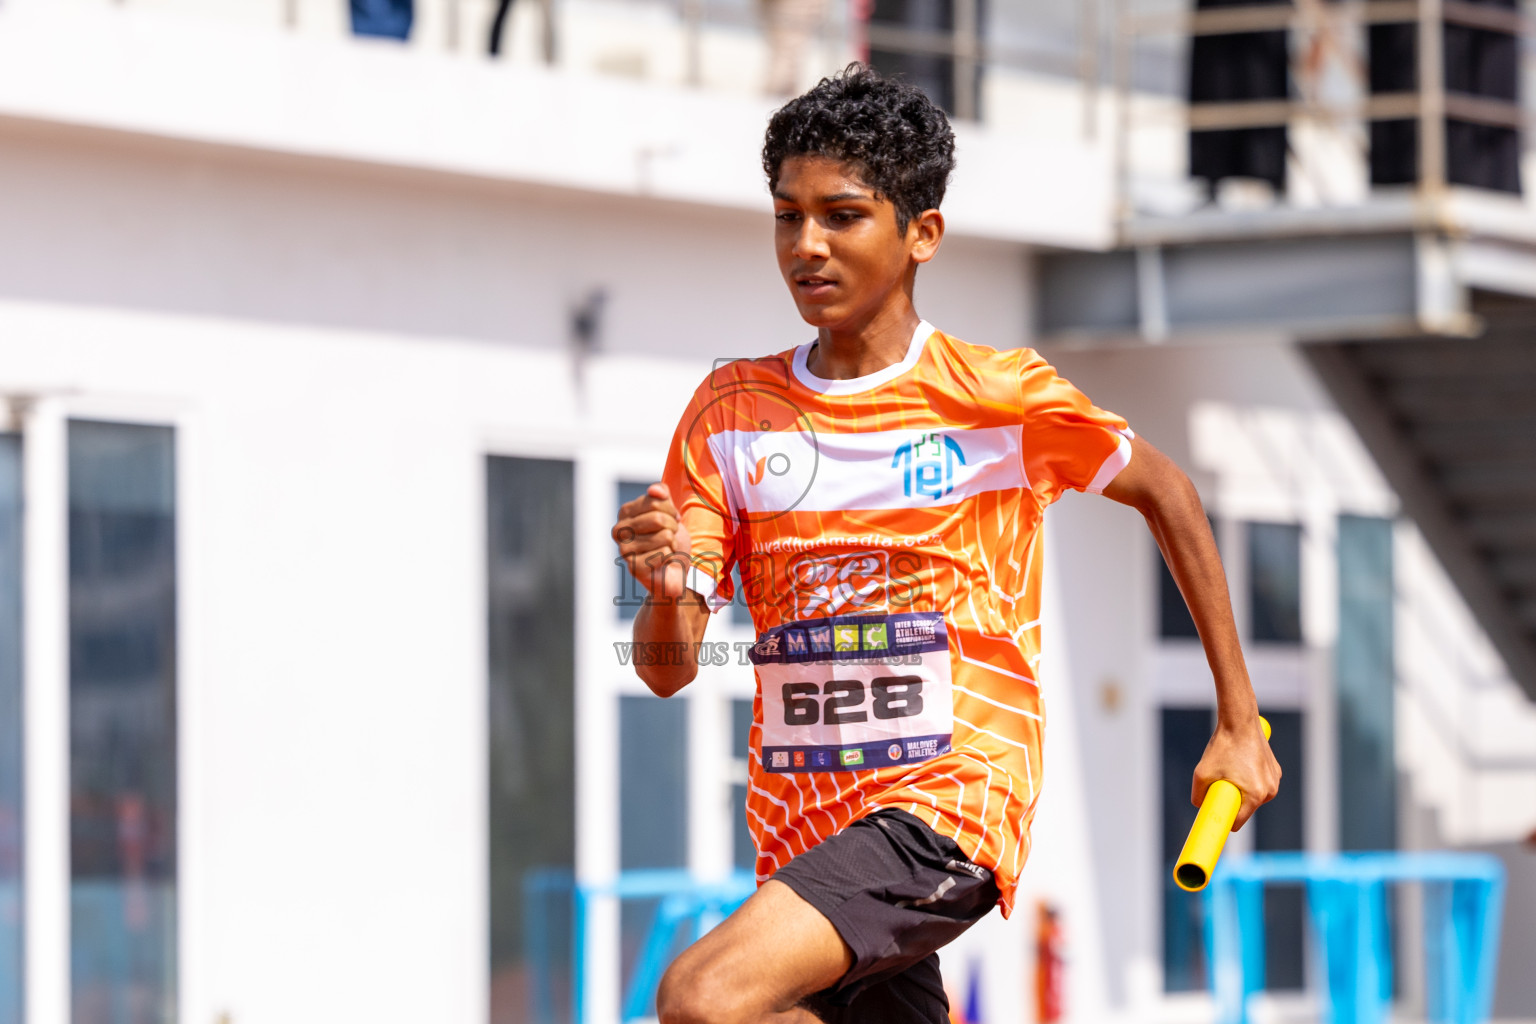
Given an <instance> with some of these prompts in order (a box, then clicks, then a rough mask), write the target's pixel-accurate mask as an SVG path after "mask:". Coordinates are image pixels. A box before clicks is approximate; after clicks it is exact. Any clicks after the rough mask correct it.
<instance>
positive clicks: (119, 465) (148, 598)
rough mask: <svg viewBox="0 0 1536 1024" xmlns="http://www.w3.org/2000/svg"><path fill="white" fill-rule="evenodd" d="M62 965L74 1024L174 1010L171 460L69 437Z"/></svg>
mask: <svg viewBox="0 0 1536 1024" xmlns="http://www.w3.org/2000/svg"><path fill="white" fill-rule="evenodd" d="M68 447H69V732H70V755H69V760H70V773H69V780H70V881H71V885H70V950H71V951H70V964H71V990H72V1002H73V1014H72V1016H73V1019H74V1020H75V1021H76V1022H79V1024H94V1022H96V1021H106V1020H125V1021H126V1020H132V1021H145V1022H148V1021H160V1022H169V1021H172V1020H174V1019H175V1011H176V987H177V981H176V942H177V938H176V879H177V865H176V832H177V813H176V776H177V763H176V730H177V724H176V685H177V683H176V646H177V638H176V472H175V464H176V454H175V433H174V431H173V430H172V429H171V428H169V427H155V426H138V425H129V424H119V423H96V422H86V421H75V422H72V423H70V424H69V440H68Z"/></svg>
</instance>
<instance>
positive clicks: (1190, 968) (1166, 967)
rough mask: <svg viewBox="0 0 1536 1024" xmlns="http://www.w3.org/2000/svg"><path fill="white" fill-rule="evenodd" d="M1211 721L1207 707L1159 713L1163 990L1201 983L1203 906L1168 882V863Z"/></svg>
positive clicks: (1183, 825)
mask: <svg viewBox="0 0 1536 1024" xmlns="http://www.w3.org/2000/svg"><path fill="white" fill-rule="evenodd" d="M1214 725H1215V719H1214V717H1213V715H1212V713H1211V710H1210V708H1163V710H1162V791H1163V808H1162V817H1163V825H1162V833H1163V859H1162V874H1161V875H1160V876H1159V877H1160V879H1161V881H1162V886H1163V988H1164V989H1165V990H1166V991H1168V992H1194V991H1198V990H1202V989H1204V988H1205V987H1206V981H1205V912H1204V911H1205V904H1204V903H1202V902H1201V898H1200V894H1199V893H1193V892H1185V891H1184V890H1183V889H1180V888H1179V887H1178V886H1177V885H1175V884H1174V881H1173V865H1174V862H1175V861H1177V860H1178V859H1179V851H1180V850H1182V849H1183V848H1184V840H1185V838H1186V837H1188V835H1189V828H1190V826H1191V825H1193V824H1194V823H1195V813H1196V808H1195V807H1194V805H1193V804H1191V803H1190V802H1189V785H1190V780H1191V779H1192V778H1193V777H1194V774H1195V766H1196V765H1198V764H1199V763H1200V758H1201V756H1202V755H1203V754H1204V753H1205V744H1206V742H1207V741H1209V740H1210V738H1211V731H1212V729H1213V728H1214Z"/></svg>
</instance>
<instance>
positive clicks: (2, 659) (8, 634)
mask: <svg viewBox="0 0 1536 1024" xmlns="http://www.w3.org/2000/svg"><path fill="white" fill-rule="evenodd" d="M21 588H22V584H21V438H20V437H19V436H17V435H16V434H0V1024H21V1012H22V935H23V931H22V917H21V912H22V903H21V885H22V877H21V749H22V747H21V672H22V663H21Z"/></svg>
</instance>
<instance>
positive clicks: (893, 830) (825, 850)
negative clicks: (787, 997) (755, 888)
mask: <svg viewBox="0 0 1536 1024" xmlns="http://www.w3.org/2000/svg"><path fill="white" fill-rule="evenodd" d="M773 877H774V879H775V880H776V881H780V882H783V883H784V884H785V885H787V886H789V887H790V888H791V889H793V890H794V891H795V892H796V894H798V895H799V896H800V898H801V899H803V900H805V901H806V902H807V903H809V904H810V905H811V906H813V907H815V908H816V909H817V910H819V911H820V912H821V913H822V914H823V915H824V916H825V917H826V918H827V920H829V921H831V922H832V926H833V927H834V928H836V929H837V933H838V934H839V935H841V936H842V937H843V941H844V942H846V943H848V946H849V948H850V949H852V950H853V966H852V967H850V968H849V969H848V973H847V974H845V975H843V977H842V978H841V979H840V980H839V981H838V983H837V984H836V985H834V986H833V987H832V988H829V989H827V990H826V991H824V992H818V993H816V994H815V995H814V996H811V997H810V998H809V999H807V1000H806V1001H805V1006H806V1008H807V1009H809V1010H811V1012H813V1013H815V1014H816V1015H817V1016H819V1017H821V1018H822V1020H824V1021H829V1022H836V1024H864V1022H869V1024H908V1022H910V1024H949V1000H948V999H947V998H946V997H945V995H944V985H943V982H942V981H941V980H940V977H939V957H938V953H937V950H938V948H939V947H940V946H943V945H945V944H946V943H948V942H949V941H950V940H952V939H954V938H955V937H956V936H957V935H959V934H960V933H961V932H963V931H965V930H966V929H967V928H969V927H970V926H971V925H973V924H975V923H976V922H977V921H979V920H981V919H982V918H983V917H984V916H986V913H987V911H989V910H991V909H992V907H993V905H994V904H995V903H997V900H998V896H999V893H998V890H997V884H996V883H995V882H994V881H993V880H992V872H990V871H988V870H987V869H986V868H984V867H980V866H979V865H976V864H972V863H971V862H970V861H969V860H968V859H967V858H966V856H965V854H964V853H963V852H962V851H961V849H960V847H959V846H958V845H956V844H955V841H954V840H953V839H950V838H949V837H947V836H941V835H939V834H938V833H937V832H935V831H933V829H931V828H929V827H928V826H927V825H925V824H923V822H921V821H919V820H918V819H917V818H915V817H913V816H912V815H910V814H908V813H907V812H906V811H897V810H890V809H884V808H883V809H881V810H877V811H873V812H871V813H870V814H868V815H866V816H865V817H863V818H861V819H859V820H858V821H856V822H854V823H853V824H852V825H849V826H848V827H847V828H845V829H843V830H842V831H841V832H838V833H837V834H836V835H834V836H832V837H830V838H828V839H826V840H823V841H822V843H821V844H820V845H818V846H813V847H811V849H810V850H808V851H806V852H805V853H802V854H801V855H800V856H798V857H796V858H795V859H794V860H792V861H790V862H789V863H788V864H786V865H784V866H783V867H782V868H780V869H779V870H778V871H776V872H775V873H774V875H773Z"/></svg>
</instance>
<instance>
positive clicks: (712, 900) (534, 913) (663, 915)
mask: <svg viewBox="0 0 1536 1024" xmlns="http://www.w3.org/2000/svg"><path fill="white" fill-rule="evenodd" d="M756 891H757V881H756V879H754V878H753V876H752V875H751V874H750V873H748V872H744V871H737V872H735V873H733V874H731V875H729V876H728V877H726V878H725V879H722V880H719V881H712V882H704V881H700V880H699V879H698V878H696V877H694V876H693V875H691V874H689V873H688V872H687V871H679V870H665V869H658V870H646V871H623V872H620V873H619V875H618V877H616V878H615V879H614V880H613V881H612V882H610V883H608V884H606V885H590V884H577V883H576V881H575V878H574V877H573V876H572V874H571V872H569V871H565V870H538V871H530V872H529V873H528V875H527V877H526V878H525V879H524V881H523V898H524V902H523V907H524V911H523V928H524V934H525V936H526V940H525V949H526V950H527V956H528V965H529V969H530V971H531V972H532V974H533V979H532V982H533V984H532V1001H533V1006H532V1010H533V1013H534V1020H535V1021H537V1022H538V1024H553V1022H554V1020H555V1015H554V1005H555V999H554V993H553V989H552V984H551V980H550V979H551V977H552V974H553V970H552V968H553V964H552V963H551V957H550V949H549V943H548V942H547V941H544V940H543V938H542V937H543V936H546V935H547V934H548V925H549V919H548V916H547V908H548V905H549V901H550V899H551V898H554V897H560V896H567V895H568V896H569V898H570V899H572V900H573V913H574V916H575V926H574V928H573V935H572V947H573V948H572V951H571V953H572V962H573V964H574V965H575V968H574V971H573V977H572V988H573V990H574V991H573V993H572V1004H573V1007H574V1011H573V1014H572V1015H573V1017H574V1018H575V1021H576V1024H588V1019H587V999H586V989H587V973H588V968H587V958H586V944H587V932H588V923H589V919H590V917H591V914H592V908H593V904H594V903H595V902H597V901H599V900H603V899H617V900H621V901H622V900H637V899H658V898H659V899H660V900H661V903H660V905H659V906H658V907H657V909H656V916H655V917H654V918H653V919H652V921H651V927H650V930H649V931H648V932H647V933H646V938H645V942H644V944H643V945H642V946H641V947H640V955H639V957H638V958H637V959H636V962H635V969H634V973H633V974H632V975H631V976H630V980H629V985H628V986H627V987H626V988H625V991H624V1002H623V1014H622V1018H621V1019H622V1020H625V1021H631V1020H637V1019H641V1018H645V1017H650V1016H652V1013H651V1007H652V1006H653V1005H654V1004H655V999H656V987H657V985H659V984H660V983H661V976H662V974H663V972H665V971H666V968H667V954H668V953H669V952H671V950H672V947H673V945H674V944H675V943H676V941H677V938H678V936H679V934H680V933H681V932H682V930H683V929H684V928H685V927H686V928H690V929H691V932H692V935H691V937H692V938H693V939H697V938H698V937H699V936H700V935H702V934H704V932H706V931H708V930H709V928H710V927H712V926H713V925H714V923H715V922H716V921H718V920H720V919H721V918H724V917H725V916H726V915H727V914H729V913H730V912H731V911H733V910H735V909H736V908H737V907H739V906H740V905H741V904H742V903H743V902H745V901H746V899H747V897H748V896H750V895H752V893H754V892H756Z"/></svg>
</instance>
